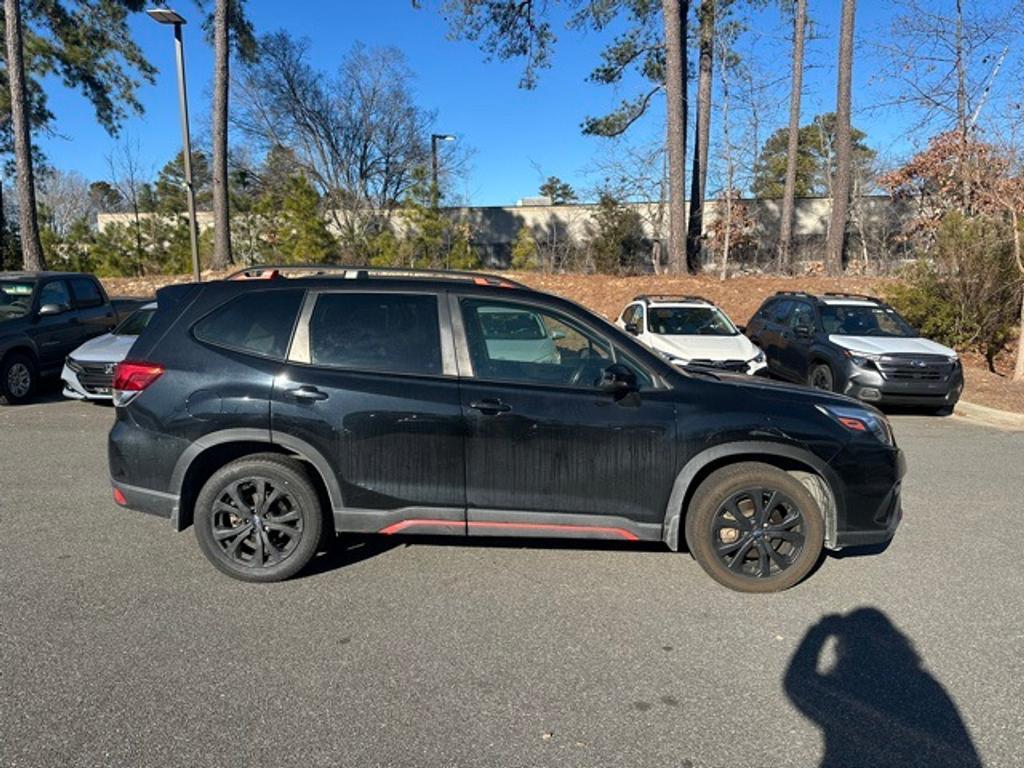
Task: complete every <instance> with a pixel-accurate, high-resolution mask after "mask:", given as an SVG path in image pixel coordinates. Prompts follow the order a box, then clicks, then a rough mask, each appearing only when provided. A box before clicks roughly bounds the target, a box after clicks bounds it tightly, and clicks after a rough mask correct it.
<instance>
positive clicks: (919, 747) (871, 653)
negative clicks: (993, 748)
mask: <svg viewBox="0 0 1024 768" xmlns="http://www.w3.org/2000/svg"><path fill="white" fill-rule="evenodd" d="M829 657H831V659H830V658H829ZM830 661H831V663H829V662H830ZM823 667H824V668H823ZM784 687H785V690H786V694H787V695H788V696H789V698H790V700H791V701H792V702H793V704H794V706H796V708H797V709H798V710H800V712H801V713H802V714H803V715H804V716H805V717H807V718H808V719H810V720H812V721H813V722H814V723H815V724H816V725H817V726H818V727H819V728H821V729H822V731H823V733H824V739H825V756H824V758H823V759H822V762H821V768H852V767H853V766H872V768H889V767H891V768H897V767H898V768H911V766H928V767H929V768H946V767H947V766H948V768H953V766H956V768H981V765H982V762H981V758H980V757H979V756H978V752H977V750H976V749H975V747H974V743H973V741H972V740H971V737H970V734H969V733H968V732H967V727H966V725H965V724H964V722H963V720H961V718H960V713H959V712H958V711H957V708H956V704H954V703H953V700H952V698H950V696H949V694H948V693H947V692H946V690H945V689H944V688H943V687H942V685H941V684H940V683H939V682H938V681H937V680H936V679H935V678H934V677H932V676H931V675H930V674H929V673H928V671H927V670H926V669H925V668H924V666H923V664H922V662H921V658H920V657H919V656H918V655H917V652H916V651H915V650H914V646H913V644H912V643H911V641H910V640H909V639H908V638H907V637H906V636H905V635H903V634H902V633H901V632H900V631H899V630H898V629H896V627H895V626H893V624H892V622H890V621H889V619H888V617H887V616H886V615H885V614H884V613H882V612H881V611H879V610H877V609H874V608H859V609H857V610H855V611H852V612H851V613H849V614H847V615H845V616H839V615H832V616H826V617H825V618H823V619H822V620H821V621H820V622H818V623H817V624H816V625H814V626H813V627H811V629H810V630H808V632H807V634H806V635H805V636H804V638H803V640H802V641H801V643H800V646H799V647H798V648H797V650H796V653H795V654H794V655H793V658H792V659H791V660H790V663H789V668H788V669H787V670H786V676H785V679H784Z"/></svg>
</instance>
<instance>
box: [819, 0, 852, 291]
mask: <svg viewBox="0 0 1024 768" xmlns="http://www.w3.org/2000/svg"><path fill="white" fill-rule="evenodd" d="M856 8H857V2H856V0H843V11H842V22H841V25H840V30H839V77H838V84H837V87H836V138H835V141H836V173H835V178H834V181H833V185H832V215H831V217H830V218H829V231H828V250H827V252H826V254H825V271H826V272H827V273H828V274H829V275H833V276H837V275H839V274H840V273H841V272H842V271H843V249H844V246H845V244H846V221H847V218H848V215H849V207H850V189H851V186H852V183H851V182H852V174H853V138H852V135H851V127H850V108H851V99H852V94H851V88H852V81H853V35H854V32H853V30H854V26H853V24H854V14H855V12H856Z"/></svg>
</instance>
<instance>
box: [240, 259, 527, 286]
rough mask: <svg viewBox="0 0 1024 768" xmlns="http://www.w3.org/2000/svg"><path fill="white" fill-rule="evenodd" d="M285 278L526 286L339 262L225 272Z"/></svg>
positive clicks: (447, 272)
mask: <svg viewBox="0 0 1024 768" xmlns="http://www.w3.org/2000/svg"><path fill="white" fill-rule="evenodd" d="M285 277H338V278H342V279H347V280H370V279H373V278H395V279H407V280H415V279H421V280H422V279H428V280H429V279H432V278H433V279H438V280H465V281H470V282H473V283H475V284H476V285H493V286H496V287H498V288H526V287H527V286H525V285H524V284H523V283H520V282H518V281H516V280H511V279H509V278H507V277H502V276H500V275H492V274H489V273H487V272H471V271H465V270H457V269H418V268H409V269H405V268H403V267H353V266H344V265H339V264H259V265H255V266H252V267H246V268H245V269H241V270H239V271H237V272H234V273H232V274H230V275H228V276H227V277H226V278H225V279H226V280H272V279H276V278H285Z"/></svg>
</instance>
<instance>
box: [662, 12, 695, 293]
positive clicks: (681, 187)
mask: <svg viewBox="0 0 1024 768" xmlns="http://www.w3.org/2000/svg"><path fill="white" fill-rule="evenodd" d="M662 9H663V15H664V22H665V68H666V72H665V91H666V101H667V115H666V122H667V128H668V137H667V141H668V201H669V202H668V227H669V234H668V259H667V261H668V271H670V272H674V273H676V274H681V273H682V272H683V271H684V270H685V267H686V256H685V248H686V226H685V220H686V119H687V112H688V109H689V107H688V104H687V93H686V24H687V20H688V18H689V14H690V2H689V0H662Z"/></svg>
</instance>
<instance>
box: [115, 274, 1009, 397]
mask: <svg viewBox="0 0 1024 768" xmlns="http://www.w3.org/2000/svg"><path fill="white" fill-rule="evenodd" d="M217 276H218V275H213V274H210V275H204V279H210V278H214V277H217ZM508 276H509V277H512V278H514V279H516V280H520V281H521V282H523V283H525V284H526V285H528V286H530V287H531V288H536V289H537V290H541V291H547V292H548V293H555V294H558V295H560V296H564V297H566V298H568V299H571V300H573V301H575V302H578V303H580V304H582V305H584V306H586V307H589V308H590V309H592V310H594V311H596V312H599V313H600V314H602V315H604V316H605V317H607V318H609V319H614V318H615V317H617V316H618V314H619V312H621V311H622V308H623V306H625V304H626V303H627V302H629V301H630V300H631V299H632V298H633V297H634V296H637V295H639V294H642V293H650V294H656V293H657V294H687V295H697V296H704V297H705V298H708V299H710V300H712V301H714V302H715V303H717V304H718V305H719V306H721V307H722V308H723V309H725V311H726V312H728V313H729V315H730V316H731V317H732V318H733V320H735V321H736V322H737V323H740V324H744V323H746V322H747V321H748V320H749V319H750V316H751V315H752V314H754V312H755V311H757V308H758V307H759V306H760V305H761V302H762V301H763V300H764V299H765V297H766V296H769V295H771V294H773V293H775V292H776V291H808V292H810V293H824V292H826V291H844V292H846V293H865V294H869V295H875V296H877V295H883V296H884V295H885V292H886V288H887V287H888V286H890V285H892V284H894V283H895V282H896V281H895V280H892V279H890V278H873V277H856V276H847V277H842V278H829V277H819V276H810V277H777V276H767V275H748V276H741V277H732V278H729V279H728V280H725V281H722V280H719V279H717V278H715V277H711V276H708V275H701V276H698V277H671V276H659V275H644V276H640V277H613V276H610V275H560V274H552V275H548V274H541V273H534V272H530V273H521V274H515V273H510V274H509V275H508ZM189 280H190V277H189V276H188V275H180V276H166V277H146V278H106V279H104V280H103V283H104V284H105V285H106V286H107V290H108V291H109V292H110V293H112V294H114V295H119V296H151V295H152V294H153V292H154V291H156V289H157V288H159V287H161V286H164V285H168V284H170V283H182V282H188V281H189ZM1012 366H1013V357H1012V355H1011V354H1009V353H1007V354H1004V355H1003V356H1002V357H1001V358H1000V359H999V360H998V361H997V365H996V368H997V371H998V373H992V372H990V371H988V370H987V369H986V367H985V365H984V362H983V361H981V360H979V359H978V358H977V357H976V356H973V355H967V356H966V357H965V373H966V378H967V388H966V391H965V393H964V399H965V400H969V401H971V402H974V403H978V404H980V405H987V406H989V407H990V408H1000V409H1003V410H1008V411H1015V412H1017V413H1024V383H1018V384H1014V383H1012V382H1010V380H1009V376H1010V373H1011V371H1012Z"/></svg>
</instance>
